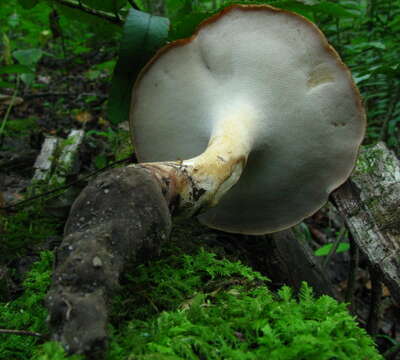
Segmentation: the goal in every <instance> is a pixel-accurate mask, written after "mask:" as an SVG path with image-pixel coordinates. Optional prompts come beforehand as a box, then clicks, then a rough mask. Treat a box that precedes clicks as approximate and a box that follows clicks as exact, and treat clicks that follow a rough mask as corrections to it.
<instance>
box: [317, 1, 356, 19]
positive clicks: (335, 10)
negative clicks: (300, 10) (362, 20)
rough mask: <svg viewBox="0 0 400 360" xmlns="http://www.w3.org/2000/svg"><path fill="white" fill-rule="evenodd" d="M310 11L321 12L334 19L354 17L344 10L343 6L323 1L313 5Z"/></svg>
mask: <svg viewBox="0 0 400 360" xmlns="http://www.w3.org/2000/svg"><path fill="white" fill-rule="evenodd" d="M312 9H313V11H318V12H322V13H324V14H326V15H332V16H335V17H342V18H345V17H347V18H348V17H355V15H354V14H352V13H351V12H350V11H348V10H346V9H345V8H344V7H343V6H341V5H339V4H336V3H332V2H328V1H323V2H320V3H319V4H316V5H313V6H312Z"/></svg>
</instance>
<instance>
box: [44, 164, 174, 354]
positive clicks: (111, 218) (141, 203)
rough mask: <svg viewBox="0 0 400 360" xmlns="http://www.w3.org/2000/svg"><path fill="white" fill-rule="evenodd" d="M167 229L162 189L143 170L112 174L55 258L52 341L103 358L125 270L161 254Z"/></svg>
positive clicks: (69, 227)
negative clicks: (112, 304)
mask: <svg viewBox="0 0 400 360" xmlns="http://www.w3.org/2000/svg"><path fill="white" fill-rule="evenodd" d="M170 228H171V219H170V213H169V209H168V206H167V203H166V201H165V198H164V196H163V194H162V192H161V189H160V186H159V185H158V183H157V182H156V180H155V179H154V178H153V176H152V175H151V174H150V173H149V172H148V171H146V170H145V169H142V168H140V167H126V168H118V169H113V170H111V171H109V172H107V173H104V174H102V175H101V176H99V177H98V178H97V179H96V180H95V181H93V182H92V183H91V184H90V185H89V186H88V187H86V188H85V189H84V190H83V192H82V193H81V194H80V196H79V197H78V198H77V200H76V201H75V203H74V205H73V207H72V209H71V213H70V216H69V219H68V222H67V224H66V227H65V235H64V239H63V242H62V244H61V246H60V247H59V249H58V250H57V252H56V264H55V271H54V275H53V281H52V285H51V288H50V291H49V293H48V296H47V307H48V309H49V315H50V316H49V324H50V327H51V332H52V335H53V339H54V340H57V341H60V342H61V343H62V344H63V345H64V346H65V347H66V349H67V350H68V351H69V352H70V353H77V354H86V355H87V357H88V358H93V359H94V358H95V359H99V358H101V357H102V356H103V354H104V350H105V348H106V344H107V334H106V324H107V304H108V302H109V299H110V296H111V295H112V294H113V293H114V292H115V291H116V290H117V289H118V287H119V283H118V281H119V276H120V274H121V272H122V271H123V269H124V266H125V264H126V263H127V262H131V261H134V260H136V259H140V260H143V261H144V260H145V259H146V258H148V257H150V256H151V255H153V254H156V253H157V252H158V251H159V248H160V245H161V243H162V241H163V240H165V239H167V238H168V236H169V232H170Z"/></svg>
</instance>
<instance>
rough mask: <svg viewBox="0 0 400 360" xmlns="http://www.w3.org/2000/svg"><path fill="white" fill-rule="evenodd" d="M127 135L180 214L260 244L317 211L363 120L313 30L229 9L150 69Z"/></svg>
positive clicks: (354, 146)
mask: <svg viewBox="0 0 400 360" xmlns="http://www.w3.org/2000/svg"><path fill="white" fill-rule="evenodd" d="M130 124H131V130H132V133H133V142H134V145H135V149H136V151H137V156H138V159H139V160H140V161H141V162H143V163H142V164H141V166H143V167H144V168H146V169H148V170H149V171H151V172H152V173H153V174H154V175H155V176H156V178H157V179H158V180H159V182H160V184H161V185H162V187H163V191H164V193H165V196H166V197H167V199H168V200H169V203H170V207H171V208H172V210H173V211H174V213H176V214H178V215H184V216H192V215H198V214H200V215H199V219H200V221H201V222H203V223H204V224H206V225H208V226H210V227H212V228H216V229H219V230H223V231H227V232H234V233H242V234H265V233H271V232H275V231H279V230H283V229H285V228H288V227H291V226H293V225H295V224H296V223H298V222H300V221H302V220H303V219H304V218H305V217H308V216H310V215H311V214H313V213H314V212H316V211H317V210H318V209H319V208H320V207H321V206H323V205H324V203H325V202H326V201H327V199H328V196H329V194H330V193H331V192H332V191H333V190H334V189H336V188H337V187H339V186H340V185H341V184H342V183H343V182H344V181H345V180H346V179H347V178H348V177H349V175H350V173H351V171H352V169H353V167H354V164H355V160H356V157H357V153H358V149H359V146H360V144H361V142H362V139H363V136H364V132H365V127H366V120H365V113H364V109H363V106H362V102H361V99H360V94H359V91H358V89H357V88H356V86H355V84H354V82H353V80H352V77H351V74H350V71H349V70H348V68H347V67H346V66H345V65H344V64H343V62H342V61H341V59H340V57H339V55H338V54H337V52H336V51H335V50H334V49H333V48H332V47H331V46H330V45H329V44H328V42H327V40H326V38H325V36H324V35H323V34H322V32H321V31H320V30H319V29H318V28H317V27H316V26H315V25H314V24H313V23H311V22H310V21H308V20H307V19H305V18H304V17H302V16H300V15H297V14H294V13H292V12H289V11H285V10H281V9H277V8H274V7H271V6H267V5H233V6H230V7H227V8H225V9H224V10H223V11H221V12H220V13H218V14H216V15H214V16H212V17H211V18H210V19H208V20H206V21H205V22H203V23H202V24H201V25H200V26H199V28H198V30H197V31H196V33H195V34H194V35H193V36H191V37H190V38H187V39H183V40H178V41H175V42H172V43H170V44H168V45H166V46H165V47H164V48H162V49H161V50H159V51H158V53H157V54H156V55H155V56H154V57H153V58H152V59H151V61H150V62H149V63H148V64H147V65H146V66H145V68H144V69H143V70H142V72H141V73H140V75H139V77H138V79H137V81H136V83H135V86H134V89H133V95H132V102H131V111H130ZM185 159H189V160H185Z"/></svg>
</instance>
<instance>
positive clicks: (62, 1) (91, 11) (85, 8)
mask: <svg viewBox="0 0 400 360" xmlns="http://www.w3.org/2000/svg"><path fill="white" fill-rule="evenodd" d="M55 1H56V2H57V3H59V4H61V5H64V6H68V7H70V8H72V9H77V10H81V11H83V12H85V13H87V14H90V15H93V16H97V17H99V18H100V19H103V20H106V21H108V22H110V23H112V24H115V25H119V26H122V25H123V23H124V22H123V21H122V20H121V19H120V18H117V17H116V16H115V15H111V14H109V13H107V12H105V11H100V10H95V9H92V8H90V7H88V6H86V5H84V4H82V3H80V2H74V1H71V0H55Z"/></svg>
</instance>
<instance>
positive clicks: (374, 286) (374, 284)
mask: <svg viewBox="0 0 400 360" xmlns="http://www.w3.org/2000/svg"><path fill="white" fill-rule="evenodd" d="M369 274H370V280H371V302H370V309H369V315H368V323H367V332H368V333H369V334H370V335H371V336H374V335H376V334H377V333H378V330H379V316H380V307H381V306H380V305H381V299H382V283H381V274H380V272H379V271H378V269H376V268H374V267H373V266H371V267H370V268H369Z"/></svg>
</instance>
